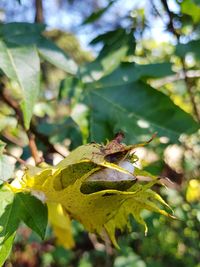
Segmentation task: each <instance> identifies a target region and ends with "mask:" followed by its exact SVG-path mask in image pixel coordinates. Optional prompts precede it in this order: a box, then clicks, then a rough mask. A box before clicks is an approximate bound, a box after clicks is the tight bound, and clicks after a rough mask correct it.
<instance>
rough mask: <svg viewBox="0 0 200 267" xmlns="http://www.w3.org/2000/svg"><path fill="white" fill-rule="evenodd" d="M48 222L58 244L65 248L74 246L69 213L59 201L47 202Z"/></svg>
mask: <svg viewBox="0 0 200 267" xmlns="http://www.w3.org/2000/svg"><path fill="white" fill-rule="evenodd" d="M47 206H48V217H49V222H50V224H51V226H52V228H53V231H54V234H55V236H56V241H57V244H58V245H62V246H63V247H64V248H66V249H71V248H73V247H74V245H75V244H74V239H73V236H72V229H71V221H70V218H69V215H68V214H67V213H66V211H65V210H64V209H63V207H62V205H61V204H59V203H49V202H48V203H47Z"/></svg>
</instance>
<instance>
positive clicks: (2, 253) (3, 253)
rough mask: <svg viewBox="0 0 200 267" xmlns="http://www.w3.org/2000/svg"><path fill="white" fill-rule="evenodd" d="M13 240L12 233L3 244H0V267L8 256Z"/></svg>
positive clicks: (13, 235)
mask: <svg viewBox="0 0 200 267" xmlns="http://www.w3.org/2000/svg"><path fill="white" fill-rule="evenodd" d="M14 239H15V233H13V234H12V235H11V236H10V237H9V238H8V239H7V240H6V241H5V242H4V243H3V244H0V266H3V264H4V262H5V261H6V259H7V258H8V256H9V255H10V252H11V250H12V246H13V242H14Z"/></svg>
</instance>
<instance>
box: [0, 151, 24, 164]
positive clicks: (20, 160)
mask: <svg viewBox="0 0 200 267" xmlns="http://www.w3.org/2000/svg"><path fill="white" fill-rule="evenodd" d="M3 154H5V155H8V156H10V157H12V158H14V159H16V161H18V162H19V163H20V164H22V165H27V163H26V161H25V160H23V159H20V158H18V157H16V156H15V155H13V154H11V153H10V152H8V151H7V150H4V152H3Z"/></svg>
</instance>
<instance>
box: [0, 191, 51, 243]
mask: <svg viewBox="0 0 200 267" xmlns="http://www.w3.org/2000/svg"><path fill="white" fill-rule="evenodd" d="M6 194H7V195H9V197H10V200H11V201H8V200H7V202H8V204H7V205H5V204H4V203H3V205H4V207H3V208H4V211H3V213H2V214H1V217H0V226H1V228H2V231H1V232H0V240H1V242H3V243H4V242H5V241H6V240H7V239H8V238H9V237H10V236H12V235H13V234H14V233H15V231H16V230H17V228H18V226H19V224H20V222H21V221H23V222H24V223H25V224H26V225H27V226H29V227H30V228H31V229H32V230H33V231H35V232H36V233H37V234H38V235H39V236H40V237H41V238H42V239H43V238H44V236H45V231H46V225H47V208H46V206H45V205H43V204H42V203H41V201H39V200H38V199H37V198H35V197H34V196H31V195H29V194H24V193H18V194H15V195H14V196H13V194H12V193H11V192H9V191H7V192H6V191H4V192H1V194H0V198H3V196H4V195H6Z"/></svg>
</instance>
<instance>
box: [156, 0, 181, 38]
mask: <svg viewBox="0 0 200 267" xmlns="http://www.w3.org/2000/svg"><path fill="white" fill-rule="evenodd" d="M161 3H162V4H163V6H164V8H165V11H166V13H167V14H168V17H169V23H168V29H169V30H170V31H171V32H172V33H173V34H174V35H175V36H176V38H177V40H179V38H180V34H179V33H178V32H177V31H176V29H175V27H174V23H173V18H174V14H173V13H172V12H171V10H170V9H169V6H168V3H167V0H161Z"/></svg>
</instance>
